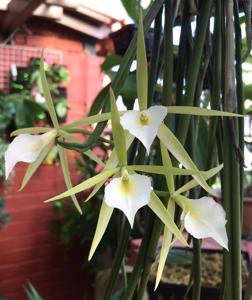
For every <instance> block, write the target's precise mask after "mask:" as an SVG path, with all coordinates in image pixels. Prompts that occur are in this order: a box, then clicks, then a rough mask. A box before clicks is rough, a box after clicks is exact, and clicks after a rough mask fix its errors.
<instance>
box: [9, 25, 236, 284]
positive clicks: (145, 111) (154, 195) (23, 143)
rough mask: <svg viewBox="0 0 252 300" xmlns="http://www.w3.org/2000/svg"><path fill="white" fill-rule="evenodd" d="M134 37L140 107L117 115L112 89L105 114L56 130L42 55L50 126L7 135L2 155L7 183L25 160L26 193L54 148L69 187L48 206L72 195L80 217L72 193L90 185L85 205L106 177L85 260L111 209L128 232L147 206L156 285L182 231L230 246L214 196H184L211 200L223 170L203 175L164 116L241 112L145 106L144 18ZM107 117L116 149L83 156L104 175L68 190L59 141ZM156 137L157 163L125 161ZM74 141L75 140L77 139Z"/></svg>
mask: <svg viewBox="0 0 252 300" xmlns="http://www.w3.org/2000/svg"><path fill="white" fill-rule="evenodd" d="M137 39H138V40H137V46H138V47H137V94H138V101H139V107H140V110H139V111H135V110H129V111H126V112H118V110H117V106H116V97H115V95H114V92H113V89H112V87H111V88H110V92H109V96H110V112H109V113H99V114H97V115H94V116H90V117H87V118H86V119H83V120H80V121H76V122H74V123H72V124H70V125H67V126H64V127H62V128H60V127H59V123H58V121H57V118H56V114H55V110H54V107H53V105H52V99H51V96H50V91H49V89H48V85H47V81H46V77H45V72H44V67H43V56H42V59H41V69H40V72H41V81H42V86H43V90H44V95H45V98H46V103H47V107H48V111H49V114H50V117H51V120H52V123H53V126H54V128H49V127H35V128H26V129H20V130H17V131H14V132H13V133H12V135H13V136H16V135H17V136H16V137H15V138H14V140H13V141H12V143H11V144H10V145H9V147H8V149H7V151H6V153H5V171H6V178H7V177H8V176H9V174H10V173H11V171H12V169H13V168H14V166H15V165H16V163H17V162H19V161H23V162H27V163H30V165H29V167H28V169H27V172H26V174H25V176H24V179H23V182H22V186H21V189H22V188H24V187H25V185H26V184H27V183H28V181H29V180H30V178H31V177H32V175H33V174H34V173H35V171H36V170H37V168H38V167H39V165H40V164H41V163H42V161H43V159H44V158H45V156H46V155H47V153H48V152H49V150H50V149H51V148H52V146H53V145H54V144H55V143H56V144H57V147H58V150H59V154H60V161H61V166H62V170H63V173H64V178H65V182H66V186H67V188H68V190H67V191H66V192H64V193H62V194H60V195H57V196H55V197H52V198H50V199H48V200H46V201H45V202H51V201H55V200H59V199H63V198H65V197H71V198H72V200H73V202H74V204H75V206H76V208H77V209H78V211H79V212H80V213H82V211H81V207H80V205H79V203H78V201H77V199H76V196H75V195H76V194H77V193H79V192H81V191H84V190H86V189H89V188H90V187H94V188H93V190H92V192H91V194H90V195H89V197H88V198H87V199H86V201H88V200H90V199H91V198H92V197H93V196H94V195H95V194H96V193H97V192H98V190H99V189H101V188H102V186H103V185H104V184H105V183H106V182H107V180H108V179H110V181H109V183H108V184H107V185H106V186H105V189H104V201H103V203H102V206H101V210H100V214H99V219H98V223H97V227H96V232H95V235H94V239H93V242H92V245H91V249H90V254H89V259H91V258H92V256H93V254H94V252H95V250H96V248H97V246H98V244H99V242H100V240H101V239H102V236H103V234H104V232H105V230H106V228H107V225H108V223H109V220H110V218H111V215H112V213H113V210H114V209H115V208H117V209H119V210H121V211H122V212H123V213H124V214H125V216H126V217H127V219H128V221H129V223H130V225H131V227H133V224H134V219H135V215H136V213H137V211H138V210H139V209H140V208H141V207H143V206H146V205H147V206H148V207H149V208H150V209H151V210H152V211H153V212H154V213H155V214H156V215H157V217H158V218H160V220H161V221H162V222H163V223H164V225H165V227H164V234H163V245H162V249H161V254H160V261H159V267H158V271H157V277H156V287H157V286H158V283H159V281H160V279H161V275H162V271H163V268H164V264H165V260H166V257H167V254H168V251H169V249H170V247H171V246H172V244H173V242H174V240H175V239H178V240H179V241H181V242H182V243H183V244H184V245H186V246H187V245H188V244H187V241H186V239H185V237H184V235H183V233H182V232H183V229H184V228H185V229H186V231H187V232H188V233H189V234H190V235H192V236H193V237H195V238H197V239H203V238H207V237H211V238H213V239H214V240H215V241H216V242H217V243H219V244H220V245H221V246H222V247H224V248H225V249H228V238H227V233H226V228H225V224H226V217H225V211H224V209H223V208H222V206H221V205H220V204H218V203H217V202H216V201H215V200H214V199H213V198H212V197H211V196H205V197H202V198H200V199H189V198H187V197H186V194H187V192H188V191H189V190H191V189H192V188H194V187H196V186H197V185H200V186H201V187H202V188H203V189H204V190H205V191H206V193H208V194H210V195H214V191H213V190H212V189H211V187H210V186H209V185H208V183H207V180H208V179H209V178H211V177H213V176H214V175H216V174H217V173H218V172H219V171H220V170H221V169H222V167H223V165H219V166H216V167H215V168H213V169H210V170H208V171H200V170H199V169H198V168H197V166H196V165H195V164H194V162H193V161H192V159H191V158H190V156H189V155H188V153H187V152H186V150H185V149H184V147H183V146H182V144H181V143H180V142H179V140H178V139H177V138H176V136H175V135H174V133H173V132H172V131H171V130H170V129H169V128H168V127H167V126H166V125H165V122H164V120H165V118H166V116H167V114H174V113H175V114H189V115H201V116H206V115H207V116H229V117H230V116H233V117H234V116H236V117H237V116H240V115H237V114H233V113H228V112H223V111H216V110H210V109H203V108H199V107H183V106H169V107H165V106H162V105H154V106H151V107H147V90H148V87H147V86H148V79H147V60H146V51H145V45H144V34H143V26H142V21H140V24H139V31H138V37H137ZM112 86H113V84H112ZM107 120H111V122H112V133H113V142H114V149H113V150H112V153H111V155H110V157H109V159H108V160H107V161H106V162H102V161H101V160H100V159H99V157H97V155H96V154H95V153H94V152H93V151H92V150H88V151H86V152H85V154H86V155H88V156H89V157H90V158H91V159H93V160H94V161H95V162H96V163H97V164H99V165H100V166H101V167H102V171H101V172H100V173H99V174H97V175H95V176H93V177H91V178H88V179H86V180H85V181H84V182H82V183H80V184H78V185H76V186H74V187H73V186H72V183H71V178H70V173H69V169H68V163H67V155H66V151H65V149H64V148H63V147H62V146H60V145H59V143H57V141H64V140H67V141H74V142H76V138H75V137H74V136H72V135H71V134H70V133H69V132H71V130H70V129H73V128H76V127H78V126H84V125H90V124H94V123H99V122H104V121H107ZM156 138H158V139H159V145H160V150H161V157H162V165H130V164H128V161H127V151H128V149H129V147H130V146H131V144H132V143H133V141H134V139H138V140H139V141H140V142H141V143H142V144H143V146H144V147H145V149H146V152H147V155H148V154H149V153H150V149H151V146H152V144H153V141H154V140H155V139H156ZM77 142H79V141H78V140H77ZM170 155H172V156H173V157H174V158H175V159H176V160H177V161H178V163H179V164H180V165H181V166H182V167H175V166H173V164H172V160H171V158H170ZM146 174H159V175H163V176H164V177H165V179H166V182H167V186H168V191H155V189H154V187H153V185H152V177H151V175H146ZM177 175H180V176H184V175H185V176H191V177H192V178H191V180H190V181H189V182H187V183H186V184H184V185H183V186H181V187H179V188H178V189H177V190H176V189H175V183H174V176H177ZM162 193H163V194H162ZM159 194H162V195H165V197H168V199H169V201H168V205H167V207H166V206H164V205H163V203H162V201H161V200H160V198H159ZM175 205H178V206H179V207H180V208H181V209H182V214H181V221H182V226H181V228H179V227H178V226H177V224H176V223H175V221H174V215H175Z"/></svg>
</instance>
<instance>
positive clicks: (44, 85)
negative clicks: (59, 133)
mask: <svg viewBox="0 0 252 300" xmlns="http://www.w3.org/2000/svg"><path fill="white" fill-rule="evenodd" d="M40 77H41V84H42V88H43V93H44V97H45V99H46V105H47V109H48V112H49V115H50V118H51V120H52V123H53V126H54V127H55V128H59V122H58V119H57V115H56V112H55V108H54V105H53V101H52V96H51V93H50V90H49V86H48V83H47V80H46V75H45V70H44V51H43V50H42V51H41V59H40Z"/></svg>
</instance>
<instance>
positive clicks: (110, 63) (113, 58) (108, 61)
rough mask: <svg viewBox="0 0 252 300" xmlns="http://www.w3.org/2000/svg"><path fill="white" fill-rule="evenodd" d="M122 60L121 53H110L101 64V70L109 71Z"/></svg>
mask: <svg viewBox="0 0 252 300" xmlns="http://www.w3.org/2000/svg"><path fill="white" fill-rule="evenodd" d="M121 61H122V57H121V56H120V55H117V54H111V55H108V56H107V57H106V58H105V60H104V62H103V63H102V64H101V70H102V71H108V70H110V69H111V68H112V67H114V66H117V65H120V63H121Z"/></svg>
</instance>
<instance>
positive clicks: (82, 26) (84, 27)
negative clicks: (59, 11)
mask: <svg viewBox="0 0 252 300" xmlns="http://www.w3.org/2000/svg"><path fill="white" fill-rule="evenodd" d="M56 23H58V24H61V25H64V26H66V27H69V28H72V29H74V30H76V31H79V32H81V33H84V34H86V35H88V36H91V37H93V38H95V39H98V40H99V39H102V38H104V37H105V36H107V35H108V34H109V33H110V29H109V27H108V26H105V25H103V26H94V25H91V24H90V23H87V22H85V21H83V20H80V19H76V18H74V17H72V16H69V15H67V14H64V15H63V17H62V18H61V19H59V20H56Z"/></svg>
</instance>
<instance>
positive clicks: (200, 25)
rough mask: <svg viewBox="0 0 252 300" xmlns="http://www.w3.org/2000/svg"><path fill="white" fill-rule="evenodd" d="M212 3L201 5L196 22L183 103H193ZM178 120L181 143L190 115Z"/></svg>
mask: <svg viewBox="0 0 252 300" xmlns="http://www.w3.org/2000/svg"><path fill="white" fill-rule="evenodd" d="M212 4H213V1H212V0H209V1H206V2H205V3H204V5H201V10H200V16H199V21H198V22H197V28H196V38H195V44H194V47H193V52H192V57H191V60H190V63H189V68H188V75H187V79H186V87H185V97H184V99H183V104H184V105H192V104H193V100H194V96H195V90H196V84H197V78H198V75H199V69H200V63H201V61H202V52H203V46H204V43H205V37H206V32H207V28H208V23H209V18H210V15H211V11H212ZM178 120H179V121H178V128H177V130H176V131H177V137H178V139H179V140H180V141H181V143H182V144H184V143H185V140H186V137H187V132H188V127H189V122H190V116H183V117H182V118H181V117H179V118H178Z"/></svg>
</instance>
